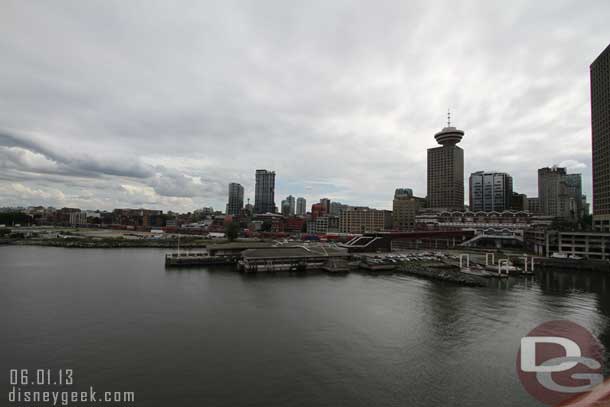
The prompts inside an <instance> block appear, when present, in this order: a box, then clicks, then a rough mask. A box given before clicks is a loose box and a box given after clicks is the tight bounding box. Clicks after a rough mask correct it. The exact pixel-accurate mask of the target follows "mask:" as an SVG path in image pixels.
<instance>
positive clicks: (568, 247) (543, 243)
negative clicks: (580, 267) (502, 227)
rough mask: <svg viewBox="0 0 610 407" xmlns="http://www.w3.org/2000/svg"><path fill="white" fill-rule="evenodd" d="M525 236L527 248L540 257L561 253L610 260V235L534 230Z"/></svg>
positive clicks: (603, 233)
mask: <svg viewBox="0 0 610 407" xmlns="http://www.w3.org/2000/svg"><path fill="white" fill-rule="evenodd" d="M525 236H526V243H527V247H528V248H529V249H530V250H532V251H533V252H534V253H536V254H537V255H539V256H547V257H549V256H552V255H553V253H559V254H561V255H564V256H566V257H568V256H569V257H576V258H577V259H578V258H585V259H593V260H610V233H605V232H580V231H556V230H548V229H543V228H532V229H530V230H528V231H526V234H525ZM606 267H607V266H606Z"/></svg>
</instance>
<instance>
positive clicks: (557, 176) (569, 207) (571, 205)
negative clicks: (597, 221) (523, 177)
mask: <svg viewBox="0 0 610 407" xmlns="http://www.w3.org/2000/svg"><path fill="white" fill-rule="evenodd" d="M538 198H539V200H540V211H541V212H542V214H543V215H546V216H555V217H558V218H563V219H565V220H570V221H579V220H580V219H581V217H582V181H581V177H580V174H568V173H567V172H566V169H565V168H561V167H557V166H553V167H552V168H548V167H545V168H540V169H539V170H538Z"/></svg>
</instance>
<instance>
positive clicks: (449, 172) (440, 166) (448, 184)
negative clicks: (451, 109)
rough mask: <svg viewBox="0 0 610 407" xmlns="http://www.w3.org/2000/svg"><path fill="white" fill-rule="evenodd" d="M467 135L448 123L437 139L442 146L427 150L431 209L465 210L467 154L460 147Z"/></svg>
mask: <svg viewBox="0 0 610 407" xmlns="http://www.w3.org/2000/svg"><path fill="white" fill-rule="evenodd" d="M463 136H464V132H463V131H462V130H458V129H456V128H455V127H451V125H450V123H448V125H447V127H445V128H444V129H442V130H441V131H440V132H438V133H436V134H435V136H434V138H435V139H436V141H437V142H438V143H439V144H440V145H441V146H440V147H434V148H429V149H428V206H429V207H430V208H444V209H451V210H462V209H464V150H462V149H461V148H460V147H458V146H457V143H459V142H460V140H462V137H463Z"/></svg>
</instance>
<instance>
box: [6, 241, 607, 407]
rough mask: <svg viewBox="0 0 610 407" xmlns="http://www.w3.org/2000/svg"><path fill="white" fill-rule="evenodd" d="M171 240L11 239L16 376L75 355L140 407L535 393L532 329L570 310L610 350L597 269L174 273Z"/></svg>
mask: <svg viewBox="0 0 610 407" xmlns="http://www.w3.org/2000/svg"><path fill="white" fill-rule="evenodd" d="M164 253H165V252H164V251H163V250H156V249H113V250H105V249H93V250H88V249H61V248H44V247H0V323H1V324H2V330H1V335H0V345H1V346H0V368H1V369H2V377H5V388H7V389H8V388H9V385H8V371H9V369H10V368H29V369H36V368H72V369H74V371H75V377H76V384H75V387H76V388H83V389H87V388H88V387H89V386H90V385H94V386H95V387H96V389H98V390H100V391H105V390H111V391H116V390H126V391H134V392H136V400H137V405H138V406H232V407H233V406H261V407H263V406H264V407H272V406H350V407H351V406H367V407H368V406H438V405H457V406H490V405H493V406H536V405H539V404H538V403H537V402H535V401H534V400H533V399H532V398H531V397H530V396H529V395H528V394H527V393H526V392H525V391H524V390H523V389H522V387H521V385H520V383H519V381H518V379H517V377H516V374H515V357H516V352H517V349H518V347H519V341H520V338H521V337H522V336H524V335H526V334H527V333H528V332H529V331H530V330H531V329H532V328H533V327H535V326H536V325H537V324H539V323H542V322H544V321H547V320H552V319H570V320H572V321H574V322H577V323H579V324H581V325H583V326H585V327H587V328H588V329H590V330H591V331H593V333H594V334H595V335H596V336H597V337H598V338H599V339H600V341H601V342H602V343H603V344H604V345H605V346H606V347H607V348H608V349H610V319H609V318H610V296H609V292H608V290H609V287H610V285H609V284H610V281H609V277H607V276H602V275H599V274H566V273H559V272H546V273H539V274H537V276H536V277H535V278H532V277H530V278H528V279H514V280H513V279H511V280H509V281H502V282H495V283H490V286H489V287H487V288H466V287H460V286H454V285H450V284H446V283H439V282H434V281H428V280H423V279H419V278H416V277H410V276H402V275H380V276H374V275H367V274H359V273H352V274H349V275H346V276H340V277H338V276H328V275H326V274H313V275H312V274H308V275H290V274H277V275H257V276H244V275H241V274H238V273H236V272H233V271H232V270H231V269H230V268H229V269H228V268H220V269H219V268H215V269H204V268H202V269H189V270H180V271H176V270H174V271H166V270H165V268H164V266H163V255H164ZM607 364H608V363H607ZM5 394H6V393H5Z"/></svg>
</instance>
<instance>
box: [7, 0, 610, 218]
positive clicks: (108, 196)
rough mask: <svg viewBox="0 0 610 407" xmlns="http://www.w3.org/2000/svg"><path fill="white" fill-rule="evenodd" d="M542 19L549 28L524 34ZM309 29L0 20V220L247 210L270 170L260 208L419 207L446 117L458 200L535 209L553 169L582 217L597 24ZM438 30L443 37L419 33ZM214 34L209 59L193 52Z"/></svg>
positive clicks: (306, 18)
mask: <svg viewBox="0 0 610 407" xmlns="http://www.w3.org/2000/svg"><path fill="white" fill-rule="evenodd" d="M194 7H195V6H194ZM551 8H552V9H553V10H554V16H555V17H556V18H554V19H547V20H544V21H542V22H540V24H538V25H535V26H534V25H532V24H531V23H532V22H533V21H537V20H536V18H537V16H538V15H539V14H540V13H545V12H547V11H548V10H550V9H551ZM312 9H313V10H317V11H320V10H319V9H318V8H317V7H315V5H313V6H312V5H309V6H308V9H307V13H304V14H299V13H296V14H299V16H298V21H300V23H301V24H306V25H307V27H308V29H307V30H299V29H298V27H295V26H294V25H293V24H292V23H291V22H294V21H296V20H295V19H296V18H297V17H296V16H295V15H293V13H295V11H296V10H293V9H292V8H291V7H290V6H287V5H281V4H279V5H274V6H273V8H269V9H266V8H264V7H263V8H262V9H254V8H252V9H251V8H248V7H246V8H242V9H241V10H240V11H239V13H238V11H237V10H236V9H233V8H231V7H230V6H223V7H220V8H217V9H216V10H214V12H215V13H226V14H227V15H231V16H235V15H237V14H239V15H240V17H241V18H240V19H238V22H237V23H236V24H238V26H239V27H241V28H242V32H243V33H242V34H239V33H236V32H238V31H239V30H234V29H232V30H231V32H230V33H229V32H227V31H225V29H224V28H223V27H222V26H221V24H218V23H215V22H214V21H213V20H214V18H210V19H209V20H208V19H206V18H203V17H197V15H198V13H194V12H192V11H193V10H190V11H188V13H187V10H182V9H178V8H175V9H171V10H165V9H160V8H158V7H154V6H153V7H150V8H149V10H148V11H147V16H146V17H147V19H144V20H146V21H142V20H143V19H141V18H140V17H141V15H140V14H138V13H139V12H138V13H135V12H134V11H133V10H130V9H124V8H121V9H120V10H119V7H118V6H113V5H112V4H111V3H109V5H108V6H107V9H106V12H105V13H95V14H93V13H90V12H89V11H87V10H86V8H84V7H82V6H81V5H79V4H74V6H73V7H66V8H65V9H62V10H57V9H54V10H52V11H51V9H50V6H48V5H44V4H27V5H20V7H7V11H6V12H5V13H2V16H0V23H1V24H0V27H1V28H0V33H1V34H2V35H1V36H0V38H1V39H0V55H1V56H2V57H3V61H6V63H4V64H3V67H2V68H0V69H1V70H0V74H1V75H0V91H2V92H3V94H5V95H10V97H7V98H5V99H3V101H1V102H0V103H1V104H2V109H0V167H1V168H2V171H1V172H2V174H1V175H0V190H1V191H2V193H1V194H0V206H14V205H24V206H27V205H30V204H32V205H52V206H56V207H62V206H76V207H83V208H90V209H98V208H99V209H112V208H117V207H150V208H158V209H163V210H168V209H171V210H177V211H189V210H191V211H192V210H194V209H196V208H200V207H202V206H213V207H215V208H219V209H221V208H224V207H225V205H226V203H227V202H226V188H227V185H228V184H229V183H230V182H236V183H240V184H241V185H243V186H244V189H245V195H244V201H247V198H250V200H251V202H254V177H253V172H254V170H255V169H257V168H269V169H271V170H273V171H276V173H277V181H276V191H275V195H276V204H279V203H280V202H278V197H285V196H288V195H293V196H295V197H300V196H302V197H304V198H305V199H307V201H308V202H317V201H318V200H319V198H321V197H328V198H330V199H331V201H340V202H344V203H349V204H352V205H367V206H371V207H376V208H379V209H390V208H391V206H392V196H393V191H394V190H395V188H404V187H407V188H412V189H413V191H414V194H415V195H417V196H425V195H426V156H425V154H426V153H425V151H426V149H427V148H431V147H434V146H435V144H436V143H435V141H434V140H433V135H434V134H435V133H436V132H438V131H439V130H440V129H441V128H442V127H444V125H445V123H444V119H445V114H446V110H447V108H448V107H449V108H451V110H452V114H453V116H454V118H453V120H452V122H453V123H452V124H453V125H455V126H457V127H458V128H460V129H463V130H464V131H465V132H466V134H467V137H465V138H464V140H463V141H462V142H461V143H460V145H461V146H462V147H463V149H464V151H465V154H464V174H465V177H464V178H465V179H464V184H465V191H466V190H467V182H468V179H467V176H468V174H470V173H472V172H475V171H499V172H507V173H509V174H511V175H512V177H513V179H514V190H515V191H517V192H520V193H525V194H527V195H528V196H530V197H533V196H537V193H536V191H537V179H536V171H537V169H538V168H543V167H547V166H552V165H554V164H557V165H558V166H560V167H567V169H568V172H570V173H581V174H582V181H583V193H585V194H586V195H587V197H588V199H589V201H591V117H590V103H589V100H590V99H589V98H590V89H589V65H590V64H591V62H593V60H594V59H595V58H596V57H597V56H598V55H599V54H600V53H601V52H602V51H603V49H604V48H605V47H606V46H607V45H608V44H607V42H608V40H607V39H608V38H609V37H610V28H607V27H606V26H605V25H606V24H605V21H604V19H603V16H604V15H607V14H608V13H606V12H604V11H605V10H606V9H608V11H610V5H608V4H606V3H605V2H598V3H596V5H595V6H592V7H587V8H586V10H585V8H583V7H582V6H580V5H579V4H578V3H577V2H566V3H564V4H563V5H562V6H561V7H559V6H558V5H556V4H555V3H547V4H536V5H527V6H523V7H519V6H513V7H508V6H505V7H503V8H497V9H493V8H489V7H486V6H485V3H484V2H480V3H477V4H476V6H475V7H472V8H469V7H466V6H455V5H453V6H451V7H445V6H444V5H443V4H441V3H438V4H436V5H433V6H426V7H425V8H418V6H417V5H416V4H414V3H412V4H409V5H399V4H395V5H393V6H392V7H389V8H388V9H377V8H374V9H369V10H367V9H366V8H364V9H363V10H362V11H360V12H354V11H353V9H352V8H349V10H351V13H352V14H347V15H346V14H345V13H344V12H346V10H348V8H346V9H343V8H342V6H340V5H335V6H333V7H331V9H330V10H328V12H327V13H325V14H321V15H323V18H320V14H316V13H314V12H313V11H311V10H312ZM416 10H417V11H421V12H420V13H417V12H415V13H414V11H416ZM119 11H120V13H119ZM303 11H305V10H303ZM165 13H169V15H170V16H171V19H172V20H173V21H180V22H181V23H180V24H181V26H182V27H184V30H177V29H175V28H176V27H175V26H172V25H171V24H170V25H169V26H168V25H166V24H165V23H164V21H165V19H164V14H165ZM186 14H189V15H192V16H193V17H192V18H190V19H187V18H185V15H186ZM471 14H472V15H471ZM413 15H416V17H417V18H416V20H415V21H411V20H412V19H414V18H415V17H413ZM455 15H457V16H459V17H460V18H461V21H462V22H463V24H461V25H460V27H449V28H447V30H445V31H444V32H443V33H442V35H441V36H439V34H437V33H435V31H436V30H435V27H436V25H435V24H433V23H434V22H435V21H442V20H443V19H447V18H449V17H450V16H455ZM388 19H389V20H391V21H394V22H396V24H392V27H393V29H392V31H391V32H390V33H385V32H384V30H383V28H385V26H386V25H387V24H386V20H388ZM219 20H221V19H219ZM492 21H493V22H494V24H491V23H487V22H492ZM66 22H69V24H65V23H66ZM264 22H270V23H273V24H267V26H269V28H266V29H262V28H260V27H261V26H265V24H263V23H264ZM398 22H401V23H400V24H398ZM404 22H411V23H412V24H405V23H404ZM337 26H339V27H342V29H343V31H342V33H343V35H342V36H335V35H334V33H335V31H334V27H337ZM105 27H111V28H114V30H107V29H106V28H105ZM158 27H165V28H164V29H159V28H158ZM558 27H561V28H558ZM233 28H234V27H233ZM26 29H27V30H28V33H29V35H27V36H26V35H24V30H26ZM316 33H318V34H316ZM515 33H518V34H515ZM225 34H231V35H229V37H228V38H227V40H226V41H224V42H223V48H222V49H219V48H217V47H215V46H214V44H213V42H212V41H208V40H206V39H205V38H204V37H206V38H207V37H211V38H213V37H214V35H225ZM509 34H510V35H509ZM367 37H372V38H375V39H378V38H380V37H383V38H384V39H385V41H377V40H375V41H373V42H372V43H374V44H376V45H378V44H383V46H382V47H380V48H379V47H370V46H369V45H368V44H372V43H370V42H368V41H367V40H366V38H367ZM525 38H527V44H526V45H517V44H519V43H520V42H525V41H521V40H524V39H525ZM329 39H332V41H330V40H329ZM40 43H45V44H47V43H49V44H64V45H65V48H63V47H58V46H49V47H43V48H40V47H38V46H37V45H36V44H40ZM249 50H256V51H249ZM496 50H501V52H500V51H496ZM297 56H300V57H299V58H303V61H307V63H305V64H301V63H298V62H297V61H300V59H296V60H295V59H294V58H297ZM242 65H243V67H245V69H242V67H241V66H242ZM108 67H109V68H108ZM471 71H472V72H471ZM328 89H331V91H329V90H328ZM246 140H247V141H246ZM545 145H548V146H549V148H542V146H545ZM227 151H232V153H233V154H234V157H233V158H234V159H233V160H230V161H228V160H225V157H227V154H226V152H227ZM344 151H345V152H346V153H347V152H349V154H346V153H344ZM297 162H299V163H301V165H298V166H297V165H295V163H297Z"/></svg>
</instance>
